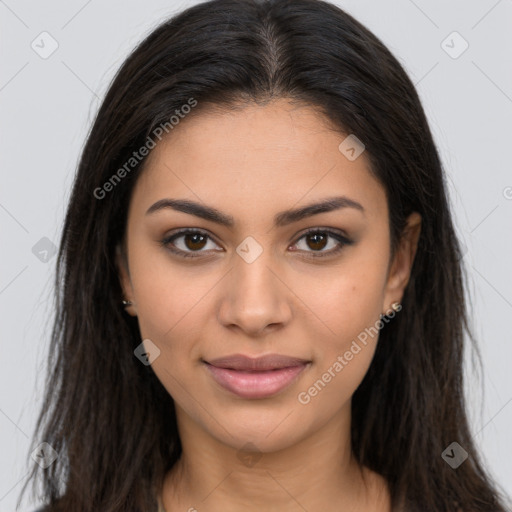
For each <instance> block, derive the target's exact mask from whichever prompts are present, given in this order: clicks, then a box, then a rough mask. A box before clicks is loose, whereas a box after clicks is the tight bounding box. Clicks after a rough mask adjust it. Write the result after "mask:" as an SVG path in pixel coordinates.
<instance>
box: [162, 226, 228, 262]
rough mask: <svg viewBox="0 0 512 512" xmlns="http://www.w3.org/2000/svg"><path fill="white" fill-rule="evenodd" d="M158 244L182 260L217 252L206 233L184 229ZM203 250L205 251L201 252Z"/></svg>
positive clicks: (216, 247)
mask: <svg viewBox="0 0 512 512" xmlns="http://www.w3.org/2000/svg"><path fill="white" fill-rule="evenodd" d="M160 243H161V244H162V245H163V246H164V247H166V248H167V249H168V250H169V251H171V252H172V253H173V254H176V255H178V256H182V257H184V258H195V257H199V256H201V255H203V253H209V252H211V251H212V250H213V251H216V252H218V251H219V250H218V245H217V244H215V243H214V242H213V240H212V239H211V237H210V235H208V233H206V232H204V231H198V230H197V231H196V230H193V229H185V230H182V231H179V232H178V233H174V234H173V235H170V236H167V237H166V238H164V239H163V240H162V241H161V242H160ZM208 244H210V246H208ZM205 248H206V250H203V249H205ZM194 253H196V254H194Z"/></svg>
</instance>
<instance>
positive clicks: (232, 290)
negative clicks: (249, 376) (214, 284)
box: [218, 251, 293, 337]
mask: <svg viewBox="0 0 512 512" xmlns="http://www.w3.org/2000/svg"><path fill="white" fill-rule="evenodd" d="M268 252H269V251H264V252H263V254H261V255H260V256H259V257H258V258H257V259H256V260H255V261H253V262H251V263H247V262H246V261H244V260H243V259H242V258H240V257H238V255H235V256H234V260H235V261H234V267H233V269H232V270H231V272H229V274H228V275H227V276H226V279H225V280H223V281H224V288H223V290H222V301H221V304H220V307H219V311H218V320H219V322H220V323H221V324H222V325H224V326H225V327H227V328H230V329H236V328H238V329H240V330H241V331H243V332H244V333H245V334H246V335H249V336H253V337H258V336H262V335H264V334H266V333H268V332H269V331H271V330H276V329H280V328H283V327H284V326H285V325H286V324H288V323H289V321H290V319H291V317H292V306H291V302H290V301H291V298H292V296H293V294H292V292H291V291H290V290H289V289H288V287H287V286H286V284H285V283H284V282H283V280H282V279H281V278H280V277H279V276H278V274H277V272H276V271H275V270H273V269H272V268H271V267H272V265H271V261H270V259H269V258H267V257H266V254H268Z"/></svg>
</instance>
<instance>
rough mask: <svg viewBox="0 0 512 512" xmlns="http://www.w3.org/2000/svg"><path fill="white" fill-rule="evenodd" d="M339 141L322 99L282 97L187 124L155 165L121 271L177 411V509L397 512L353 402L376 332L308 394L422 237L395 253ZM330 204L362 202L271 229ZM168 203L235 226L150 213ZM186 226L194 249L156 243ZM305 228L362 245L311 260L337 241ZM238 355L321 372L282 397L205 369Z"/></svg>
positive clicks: (377, 193)
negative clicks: (357, 449) (249, 258)
mask: <svg viewBox="0 0 512 512" xmlns="http://www.w3.org/2000/svg"><path fill="white" fill-rule="evenodd" d="M345 136H346V135H343V134H340V133H339V132H336V131H334V130H333V129H332V127H329V125H328V124H327V123H326V120H325V119H324V118H323V117H322V116H321V115H320V114H319V113H317V112H316V111H315V110H314V109H312V108H311V107H308V106H297V105H294V104H292V103H290V102H289V101H288V100H286V99H279V100H274V101H273V102H271V103H268V104H267V105H265V106H257V105H254V104H250V105H246V106H245V107H244V108H243V109H241V110H238V111H235V112H233V111H227V110H226V111H211V110H204V111H202V112H200V113H199V114H198V115H194V116H189V117H188V118H185V119H184V120H183V121H181V123H180V124H179V125H178V126H177V127H175V129H174V130H173V131H172V132H171V133H170V134H169V135H168V136H167V138H166V139H163V140H162V142H161V143H160V144H158V145H157V147H156V148H155V149H153V150H152V152H151V154H150V155H149V157H148V161H147V164H146V167H145V169H144V171H143V173H142V174H141V176H140V177H139V180H138V182H137V184H136V186H135V189H134V193H133V196H132V199H131V203H130V208H129V213H128V220H127V230H126V240H125V245H126V247H125V250H126V253H125V254H126V259H125V258H123V257H122V253H121V252H120V253H119V257H118V266H119V272H120V279H121V283H122V287H123V290H124V294H125V298H126V299H128V300H131V301H132V302H133V303H134V304H133V306H130V307H128V308H127V311H128V313H129V314H131V315H133V316H137V317H138V322H139V325H140V330H141V334H142V336H143V339H150V340H151V341H152V342H153V343H154V344H155V345H156V346H157V347H158V348H159V350H160V355H159V356H158V357H157V358H156V359H155V360H154V362H153V363H152V368H153V370H154V372H155V373H156V375H157V376H158V378H159V379H160V381H161V382H162V384H163V386H164V387H165V388H166V389H167V391H168V392H169V393H170V394H171V396H172V397H173V399H174V401H175V404H176V414H177V421H178V429H179V434H180V438H181V441H182V446H183V454H182V457H181V459H180V460H179V461H178V463H177V464H176V465H175V467H174V468H173V469H172V470H171V471H170V472H169V473H168V474H167V476H166V478H165V482H164V486H163V489H162V495H161V499H162V502H163V505H164V507H165V508H166V509H167V511H171V510H183V511H186V510H191V511H192V510H194V508H195V509H197V510H198V511H201V510H208V511H212V512H217V511H221V510H222V511H223V512H230V511H239V510H245V511H249V512H250V511H258V512H259V511H261V510H266V511H280V512H288V511H303V510H304V509H305V510H309V511H314V510H326V511H334V510H336V511H338V510H344V511H347V512H350V511H352V510H354V511H356V510H367V511H379V512H388V511H390V510H391V508H390V500H389V491H388V487H387V485H386V483H385V481H384V479H383V478H382V477H381V476H380V475H378V474H376V473H374V472H372V471H370V470H369V469H368V468H364V467H359V465H358V464H357V462H356V461H355V459H354V457H353V455H352V453H351V450H350V420H351V413H350V405H351V399H352V395H353V393H354V391H355V390H356V388H357V387H358V385H359V384H360V382H361V381H362V379H363V377H364V375H365V374H366V371H367V370H368V367H369V365H370V363H371V360H372V357H373V354H374V351H375V347H376V343H377V341H378V337H377V336H374V337H373V338H371V337H370V338H369V339H368V343H367V344H366V346H362V350H360V351H359V352H358V353H357V355H354V357H353V359H352V360H350V361H349V362H348V364H347V365H346V366H344V368H343V370H342V371H340V372H338V373H336V376H335V377H333V378H332V379H331V381H330V382H329V383H328V384H327V385H326V386H325V387H324V388H323V389H322V390H321V391H320V392H318V393H317V395H316V396H314V397H312V398H311V400H310V402H309V403H307V404H303V403H300V402H299V400H298V394H299V393H300V392H305V391H307V390H308V389H309V388H310V387H311V386H312V385H313V383H315V381H317V380H318V379H319V378H321V377H322V375H323V374H324V373H325V372H326V371H327V370H328V368H329V367H332V366H333V364H334V363H335V362H336V361H337V358H338V356H340V355H341V356H343V354H345V352H346V351H347V350H349V349H350V346H351V344H352V342H353V340H355V339H356V338H357V336H358V335H359V334H360V333H361V332H363V331H364V329H365V328H369V327H371V326H374V325H375V324H376V322H378V320H379V317H380V314H381V313H386V312H387V313H389V311H390V306H391V304H392V303H394V302H400V300H401V298H402V295H403V292H404V288H405V287H406V285H407V282H408V279H409V275H410V270H411V266H412V262H413V259H414V255H415V251H416V245H417V240H418V236H419V232H420V225H421V219H420V217H419V215H418V214H416V213H414V214H412V215H411V216H410V217H409V219H408V224H407V228H406V230H405V232H404V237H403V240H402V241H401V244H400V246H399V249H398V250H397V251H396V253H395V257H394V259H393V260H391V256H390V249H389V246H390V233H389V225H388V222H389V218H388V209H387V203H386V196H385V190H384V188H383V186H382V185H381V184H380V183H379V182H378V181H377V180H376V179H375V178H374V177H373V176H372V175H371V174H370V172H369V170H368V161H367V159H366V155H365V153H364V152H363V154H362V155H361V156H359V157H358V158H357V159H355V160H353V161H350V160H349V159H347V158H346V156H345V155H344V154H342V153H341V152H340V151H339V149H338V145H339V144H340V142H341V141H342V140H343V139H344V138H345ZM333 196H346V197H348V198H350V199H352V200H354V201H357V202H358V203H360V204H361V205H362V206H363V208H364V212H361V211H360V210H358V209H356V208H348V207H347V208H342V209H338V210H335V211H331V212H324V213H319V214H316V215H313V216H310V217H307V218H305V219H302V220H300V221H298V222H295V223H292V224H289V225H286V226H282V227H276V226H274V225H273V218H274V215H276V214H277V213H278V212H281V211H282V210H285V209H292V208H299V207H302V206H305V205H307V204H311V203H315V202H317V201H320V200H322V199H325V198H327V197H333ZM164 198H174V199H178V198H179V199H190V200H193V201H197V202H200V203H203V204H207V205H209V206H213V207H214V208H216V209H217V210H219V211H221V212H223V213H225V214H228V215H231V216H233V218H234V220H235V225H234V227H225V226H220V225H218V224H216V223H214V222H212V221H210V220H204V219H201V218H199V217H196V216H194V215H191V214H187V213H184V212H178V211H175V210H173V209H171V208H165V209H161V210H159V211H157V212H154V213H152V214H146V211H147V210H148V208H149V207H150V206H151V205H153V204H154V203H155V202H156V201H159V200H161V199H164ZM181 228H198V229H201V230H203V231H205V232H206V234H208V235H210V238H206V239H203V240H202V243H198V242H197V241H194V240H190V236H189V237H186V236H182V237H180V238H178V239H176V240H174V244H175V246H176V247H177V248H179V249H182V250H183V251H188V252H194V250H195V252H194V254H196V255H199V256H198V257H197V258H195V259H193V258H181V257H179V256H176V255H173V254H172V253H171V252H170V251H169V249H168V247H164V246H162V245H161V241H162V240H163V239H164V238H165V236H166V235H169V234H172V233H173V232H174V231H175V230H178V229H181ZM308 228H325V229H327V228H330V229H332V230H335V231H336V230H343V231H344V232H345V233H346V234H347V236H348V237H349V238H350V239H351V240H353V244H351V245H344V246H343V247H342V249H341V251H340V252H339V253H337V254H334V255H331V256H327V257H323V258H322V257H318V256H317V257H315V254H318V253H319V252H320V253H321V252H324V253H328V252H329V251H330V250H331V249H334V248H336V247H337V246H338V242H337V241H336V239H334V238H329V239H328V240H326V241H325V242H324V244H323V245H322V244H320V245H318V244H317V245H315V241H314V240H311V237H309V238H308V237H303V233H304V232H305V231H306V230H307V229H308ZM248 236H251V237H253V238H254V239H255V240H256V241H257V242H258V244H259V245H260V246H261V248H262V250H263V252H262V253H261V255H260V256H259V257H258V258H257V259H256V260H255V261H253V262H252V263H247V262H246V261H245V260H244V259H242V257H240V256H239V254H238V253H237V252H236V248H237V247H238V246H239V245H240V244H241V242H242V241H243V240H244V239H245V238H246V237H248ZM187 240H188V243H187ZM194 244H195V245H194ZM169 245H170V244H169ZM201 251H202V252H201ZM308 256H310V257H309V258H308ZM398 314H399V313H398ZM235 353H242V354H246V355H248V356H251V357H257V356H260V355H264V354H270V353H278V354H284V355H288V356H294V357H300V358H303V359H307V360H310V361H311V364H310V365H309V367H307V368H306V369H305V370H304V371H303V372H302V373H301V374H300V375H299V376H298V378H297V379H296V380H295V381H294V382H292V384H291V385H290V386H288V387H287V388H286V389H284V390H282V391H281V392H279V393H278V394H276V395H274V396H272V397H269V398H264V399H244V398H241V397H239V396H237V395H234V394H232V393H230V392H229V391H227V390H225V389H223V388H221V387H220V386H218V385H217V383H216V382H215V381H213V380H212V378H211V376H210V374H209V372H208V371H207V370H206V368H205V366H204V364H203V363H202V360H203V359H205V360H208V359H213V358H216V357H221V356H226V355H230V354H235ZM247 443H252V445H249V446H252V449H250V448H249V447H248V446H247ZM243 447H245V448H243ZM313 454H314V456H313ZM242 455H248V456H249V457H252V459H251V458H250V459H244V458H243V457H242Z"/></svg>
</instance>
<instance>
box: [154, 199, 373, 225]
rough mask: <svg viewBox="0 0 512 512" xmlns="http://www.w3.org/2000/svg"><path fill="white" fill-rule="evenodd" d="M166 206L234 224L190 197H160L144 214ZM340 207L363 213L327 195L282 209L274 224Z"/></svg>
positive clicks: (354, 205) (350, 201) (352, 203)
mask: <svg viewBox="0 0 512 512" xmlns="http://www.w3.org/2000/svg"><path fill="white" fill-rule="evenodd" d="M168 208H170V209H172V210H176V211H178V212H183V213H188V214H190V215H195V216H196V217H200V218H202V219H205V220H209V221H211V222H215V223H216V224H220V225H221V226H226V227H229V228H231V227H233V226H234V225H235V220H234V218H233V217H232V216H231V215H227V214H225V213H222V212H221V211H219V210H217V209H216V208H213V207H211V206H206V205H204V204H200V203H196V202H195V201H191V200H190V199H160V200H159V201H157V202H156V203H154V204H153V205H151V206H150V207H149V208H148V210H147V212H146V215H149V214H152V213H156V212H159V211H162V210H165V209H168ZM342 208H353V209H356V210H359V211H360V212H362V213H363V214H364V211H365V210H364V208H363V206H362V205H361V204H360V203H358V202H357V201H354V200H353V199H350V198H348V197H346V196H338V197H329V198H326V199H323V200H321V201H319V202H316V203H313V204H309V205H307V206H304V207H302V208H297V209H291V210H284V211H282V212H279V213H277V214H276V215H275V216H274V225H275V226H277V227H282V226H286V225H288V224H292V223H294V222H298V221H300V220H302V219H305V218H307V217H311V216H312V215H317V214H319V213H326V212H332V211H334V210H340V209H342Z"/></svg>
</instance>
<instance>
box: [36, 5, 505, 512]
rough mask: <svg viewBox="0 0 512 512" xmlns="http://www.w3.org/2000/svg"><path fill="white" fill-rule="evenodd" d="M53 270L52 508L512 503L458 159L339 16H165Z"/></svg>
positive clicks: (136, 68)
mask: <svg viewBox="0 0 512 512" xmlns="http://www.w3.org/2000/svg"><path fill="white" fill-rule="evenodd" d="M57 285H58V290H59V294H58V296H57V299H58V301H57V302H58V312H57V315H56V321H55V328H54V332H53V338H52V347H51V348H50V355H51V359H50V362H49V368H51V374H50V375H49V381H48V384H47V385H48V387H47V395H46V402H45V404H44V407H43V410H42V412H41V415H40V418H39V421H38V425H37V427H38V429H39V432H40V434H39V436H38V439H39V440H41V439H42V440H44V441H45V442H47V443H48V445H49V446H50V447H51V449H52V450H55V453H56V454H58V457H57V458H56V459H55V460H53V461H52V462H51V463H50V464H49V465H48V467H47V469H45V470H44V473H43V475H42V476H43V485H44V491H45V498H46V500H47V502H48V506H47V507H46V508H45V509H44V510H48V511H52V512H53V511H61V510H66V511H69V510H73V511H74V512H75V511H76V512H78V511H86V510H87V511H92V510H95V511H96V510H101V511H104V512H107V511H108V512H114V511H122V510H137V511H150V510H155V511H156V510H166V511H167V512H170V511H174V510H189V511H193V510H197V511H201V510H208V511H217V510H224V511H231V510H246V511H261V510H265V511H274V510H275V511H280V512H282V511H285V512H286V511H291V510H309V511H316V510H347V511H348V510H354V511H355V510H368V511H375V512H377V511H378V512H390V511H404V512H405V511H407V512H413V511H418V512H419V511H422V512H423V511H427V510H428V511H436V512H442V511H455V510H461V511H472V512H473V511H486V512H490V511H493V512H504V511H505V503H504V497H502V496H501V495H500V493H499V491H498V490H497V488H496V486H495V485H494V484H493V483H492V482H491V480H490V478H489V476H488V475H487V473H486V471H485V469H484V467H483V465H482V462H481V460H480V458H479V455H478V452H477V450H476V447H475V445H474V443H473V440H472V437H471V433H470V430H469V427H468V421H467V417H466V408H465V407H466V406H465V403H464V397H463V375H462V355H463V335H464V333H465V332H466V331H467V325H466V317H465V305H464V291H463V274H462V271H461V265H460V249H459V244H458V242H457V240H456V237H455V233H454V229H453V224H452V219H451V214H450V210H449V207H448V204H447V198H446V193H445V188H444V184H443V171H442V166H441V163H440V160H439V155H438V152H437V149H436V147H435V144H434V142H433V139H432V135H431V132H430V130H429V127H428V124H427V120H426V118H425V114H424V111H423V108H422V106H421V104H420V101H419V99H418V95H417V93H416V91H415V89H414V86H413V84H412V83H411V81H410V80H409V78H408V77H407V75H406V73H405V72H404V70H403V69H402V67H401V66H400V64H399V63H398V62H397V60H396V59H395V58H394V57H393V56H392V55H391V54H390V52H389V51H388V50H387V49H386V48H385V47H384V46H383V44H382V43H381V42H380V41H379V40H378V39H377V38H376V37H375V36H374V35H373V34H371V33H370V32H369V31H368V30H367V29H366V28H365V27H363V26H362V25H361V24H360V23H358V22H357V21H356V20H354V19H353V18H352V17H351V16H349V15H348V14H346V13H345V12H343V11H342V10H341V9H339V8H337V7H335V6H333V5H330V4H328V3H325V2H321V1H317V0H294V1H288V0H271V1H256V0H214V1H211V2H206V3H203V4H200V5H196V6H194V7H192V8H190V9H187V10H186V11H184V12H183V13H181V14H180V15H178V16H176V17H174V18H172V19H171V20H169V21H167V22H165V23H164V24H162V25H161V26H159V27H158V28H157V29H156V30H154V31H153V33H151V34H150V35H149V36H148V37H147V38H146V39H145V41H143V42H142V43H141V44H140V45H139V46H138V48H136V49H135V51H134V52H133V53H132V54H131V55H130V56H129V58H128V59H127V60H126V62H125V63H124V65H123V66H122V68H121V69H120V71H119V72H118V74H117V76H116V77H115V79H114V81H113V83H112V85H111V87H110V89H109V91H108V93H107V95H106V98H105V100H104V101H103V104H102V106H101V108H100V110H99V113H98V115H97V118H96V120H95V123H94V125H93V127H92V130H91V132H90V134H89V137H88V140H87V144H86V146H85V148H84V151H83V155H82V158H81V161H80V165H79V169H78V173H77V176H76V180H75V184H74V188H73V194H72V197H71V200H70V203H69V208H68V212H67V216H66V220H65V225H64V230H63V236H62V240H61V246H60V254H59V264H58V278H57ZM36 444H37V443H36ZM52 453H53V452H52ZM44 456H46V455H44ZM36 469H39V468H38V467H36V468H35V469H34V472H33V474H32V475H31V476H32V477H34V480H35V477H36V476H37V471H36Z"/></svg>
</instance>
